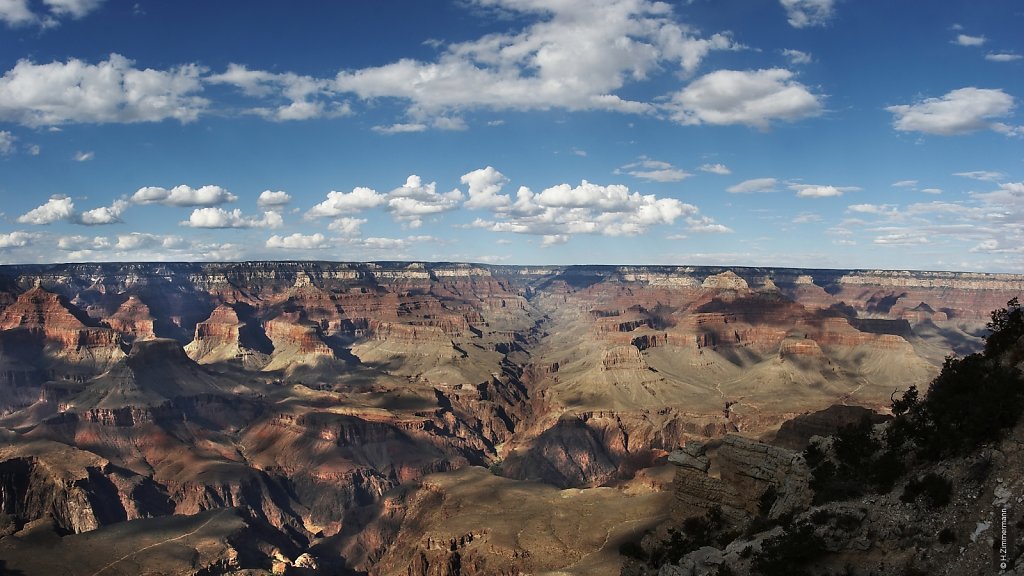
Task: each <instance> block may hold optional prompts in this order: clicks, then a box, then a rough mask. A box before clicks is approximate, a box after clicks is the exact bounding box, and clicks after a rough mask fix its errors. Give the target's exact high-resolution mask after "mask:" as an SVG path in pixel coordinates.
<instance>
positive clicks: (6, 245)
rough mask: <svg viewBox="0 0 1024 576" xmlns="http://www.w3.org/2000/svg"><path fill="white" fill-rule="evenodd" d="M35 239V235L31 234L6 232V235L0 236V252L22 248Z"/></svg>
mask: <svg viewBox="0 0 1024 576" xmlns="http://www.w3.org/2000/svg"><path fill="white" fill-rule="evenodd" d="M36 238H37V235H36V234H32V233H31V232H21V231H17V232H8V233H6V234H0V250H9V249H11V248H24V247H25V246H28V245H29V244H31V243H32V241H33V240H35V239H36Z"/></svg>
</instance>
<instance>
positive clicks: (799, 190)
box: [789, 184, 860, 198]
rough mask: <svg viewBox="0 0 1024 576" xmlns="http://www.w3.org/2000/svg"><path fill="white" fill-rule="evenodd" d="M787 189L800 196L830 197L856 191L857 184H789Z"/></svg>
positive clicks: (857, 188)
mask: <svg viewBox="0 0 1024 576" xmlns="http://www.w3.org/2000/svg"><path fill="white" fill-rule="evenodd" d="M789 189H790V190H793V191H795V192H796V195H797V196H798V197H800V198H831V197H835V196H842V195H843V194H845V193H847V192H857V191H858V190H860V188H859V187H857V186H831V185H827V184H825V185H823V184H790V185H789Z"/></svg>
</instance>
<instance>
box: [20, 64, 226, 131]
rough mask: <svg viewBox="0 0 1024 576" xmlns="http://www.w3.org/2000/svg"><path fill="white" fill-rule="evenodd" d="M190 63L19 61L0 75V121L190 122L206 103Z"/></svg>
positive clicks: (35, 123)
mask: <svg viewBox="0 0 1024 576" xmlns="http://www.w3.org/2000/svg"><path fill="white" fill-rule="evenodd" d="M202 72H203V69H202V68H200V67H199V66H197V65H194V64H188V65H184V66H178V67H176V68H171V69H169V70H153V69H149V68H147V69H145V70H140V69H138V68H135V67H134V65H133V62H132V61H131V60H129V59H127V58H125V57H124V56H121V55H118V54H111V55H110V57H109V58H108V59H107V60H104V61H102V62H100V63H98V64H89V63H87V62H84V61H82V60H78V59H75V58H72V59H70V60H68V61H67V62H51V63H49V64H36V63H34V62H32V61H30V60H19V61H18V62H17V64H15V66H14V68H12V69H11V70H9V71H7V72H6V73H5V74H4V75H3V77H0V120H4V121H9V122H17V123H20V124H24V125H26V126H52V125H59V124H70V123H94V124H105V123H131V122H159V121H161V120H166V119H175V120H178V121H180V122H183V123H185V122H191V121H194V120H195V119H197V118H198V117H199V115H200V114H202V113H203V112H204V111H205V110H206V107H207V105H208V101H207V100H206V99H204V98H202V97H200V96H198V95H197V93H198V92H200V91H201V90H202V83H201V81H200V75H201V74H202Z"/></svg>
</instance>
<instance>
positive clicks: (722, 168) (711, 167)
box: [698, 164, 732, 176]
mask: <svg viewBox="0 0 1024 576" xmlns="http://www.w3.org/2000/svg"><path fill="white" fill-rule="evenodd" d="M698 170H700V171H701V172H710V173H711V174H719V175H721V176H728V175H729V174H732V170H729V167H728V166H726V165H725V164H701V166H700V168H698Z"/></svg>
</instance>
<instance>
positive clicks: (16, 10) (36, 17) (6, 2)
mask: <svg viewBox="0 0 1024 576" xmlns="http://www.w3.org/2000/svg"><path fill="white" fill-rule="evenodd" d="M103 2H104V0H43V2H42V3H43V5H44V6H45V7H46V9H47V10H46V11H44V12H39V13H36V12H33V11H32V8H31V7H30V5H29V0H0V21H2V22H4V23H6V24H7V25H8V26H23V25H29V24H37V25H40V26H43V27H47V28H50V27H53V26H57V25H58V24H59V23H60V19H61V18H67V17H70V18H74V19H78V18H82V17H84V16H86V15H87V14H89V13H90V12H92V11H94V10H96V9H97V8H99V7H100V6H101V5H102V4H103Z"/></svg>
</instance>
